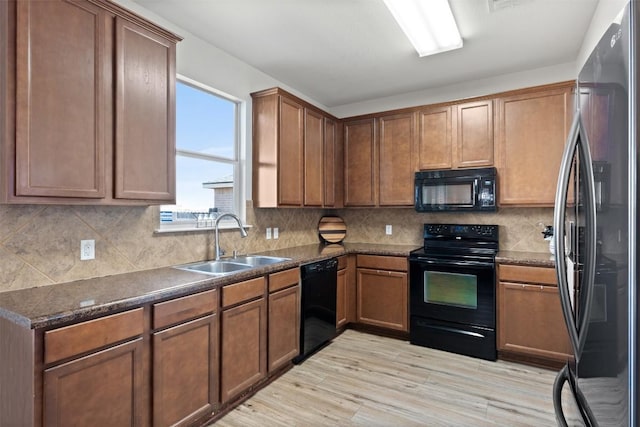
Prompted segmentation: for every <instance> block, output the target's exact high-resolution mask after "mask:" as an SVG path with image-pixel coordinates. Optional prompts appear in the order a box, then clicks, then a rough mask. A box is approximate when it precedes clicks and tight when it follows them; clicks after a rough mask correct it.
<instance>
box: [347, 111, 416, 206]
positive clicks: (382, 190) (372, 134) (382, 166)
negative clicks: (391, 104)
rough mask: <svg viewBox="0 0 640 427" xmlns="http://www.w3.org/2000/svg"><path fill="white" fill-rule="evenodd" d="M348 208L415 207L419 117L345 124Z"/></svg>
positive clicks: (401, 115)
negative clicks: (414, 189)
mask: <svg viewBox="0 0 640 427" xmlns="http://www.w3.org/2000/svg"><path fill="white" fill-rule="evenodd" d="M344 150H345V157H344V159H345V160H344V161H345V170H344V176H345V194H344V205H345V206H413V178H414V176H413V174H414V171H415V168H416V158H417V148H416V138H415V115H414V114H413V113H411V112H409V113H399V114H389V115H383V116H380V117H375V118H365V119H356V120H348V121H345V123H344Z"/></svg>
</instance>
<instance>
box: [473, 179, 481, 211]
mask: <svg viewBox="0 0 640 427" xmlns="http://www.w3.org/2000/svg"><path fill="white" fill-rule="evenodd" d="M479 181H480V178H476V179H474V180H473V199H474V200H473V205H474V206H478V205H479V204H480V195H479V194H478V187H480V185H479V183H478V182H479Z"/></svg>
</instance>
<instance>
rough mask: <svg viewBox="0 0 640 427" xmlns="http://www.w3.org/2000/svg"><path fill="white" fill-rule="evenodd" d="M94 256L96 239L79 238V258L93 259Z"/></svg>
mask: <svg viewBox="0 0 640 427" xmlns="http://www.w3.org/2000/svg"><path fill="white" fill-rule="evenodd" d="M95 257H96V241H95V240H80V260H81V261H86V260H90V259H95Z"/></svg>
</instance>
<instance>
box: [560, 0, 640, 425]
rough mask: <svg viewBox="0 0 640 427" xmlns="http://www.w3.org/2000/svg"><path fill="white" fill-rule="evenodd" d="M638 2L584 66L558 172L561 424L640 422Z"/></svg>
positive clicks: (612, 27)
mask: <svg viewBox="0 0 640 427" xmlns="http://www.w3.org/2000/svg"><path fill="white" fill-rule="evenodd" d="M638 6H639V5H637V4H636V2H635V1H632V2H630V3H629V4H628V5H627V6H626V7H625V8H624V9H623V10H622V11H621V12H620V14H619V15H618V16H617V18H616V19H615V21H614V22H613V23H611V25H610V26H609V28H608V29H607V31H606V32H605V34H604V35H603V36H602V38H601V40H600V42H599V43H598V45H597V46H596V47H595V49H594V50H593V52H592V53H591V55H590V57H589V59H588V60H587V62H586V63H585V65H584V67H583V68H582V70H581V71H580V73H579V76H578V80H577V88H576V99H575V100H576V103H575V104H576V109H575V116H574V119H573V123H572V126H571V131H570V133H569V137H568V140H567V144H566V146H565V152H564V156H563V159H562V164H561V168H560V174H559V177H558V186H557V193H556V200H555V209H554V240H555V245H556V250H555V263H556V273H557V276H558V288H559V294H560V302H561V305H562V310H563V314H564V319H565V323H566V326H567V330H568V332H569V337H570V340H571V344H572V347H573V353H574V357H573V358H572V359H570V360H568V361H567V364H566V366H565V367H564V368H563V369H561V370H560V372H559V373H558V376H557V378H556V381H555V384H554V389H553V402H554V407H555V411H556V419H557V421H558V425H567V420H566V419H565V416H566V414H568V413H570V412H573V413H578V414H579V415H578V416H577V418H578V421H579V422H581V423H584V425H586V426H616V427H620V426H636V425H638V415H637V413H636V410H637V409H636V408H637V399H638V397H637V396H638V391H637V382H638V381H637V380H638V377H637V360H636V358H637V343H636V335H637V331H636V328H637V319H636V316H637V315H636V307H637V298H638V296H637V271H636V268H637V256H638V251H637V246H636V230H637V229H638V227H637V221H638V219H637V212H636V209H637V199H638V192H637V189H638V181H637V171H636V168H637V164H638V158H637V129H636V126H637V116H638V113H637V105H636V99H637V90H638V89H637V84H638V79H637V71H636V66H637V65H636V60H637V49H638V47H637V43H638V35H639V32H638V25H639V23H640V21H638V16H639V15H638V10H637V9H638ZM567 388H568V389H569V390H570V391H571V392H570V393H568V394H569V396H570V397H569V398H567V397H566V396H567V392H566V389H567ZM563 389H565V393H564V398H563V396H562V395H563V392H562V390H563ZM569 406H571V408H568V407H569ZM573 421H576V419H575V418H574V419H573ZM571 424H574V423H573V422H571Z"/></svg>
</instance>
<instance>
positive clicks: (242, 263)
mask: <svg viewBox="0 0 640 427" xmlns="http://www.w3.org/2000/svg"><path fill="white" fill-rule="evenodd" d="M290 259H291V258H279V257H270V256H260V255H246V256H239V257H236V258H228V259H224V260H219V261H203V262H196V263H193V264H185V265H178V266H176V267H174V268H178V269H180V270H187V271H196V272H198V273H205V274H210V275H212V276H224V275H227V274H232V273H236V272H238V271H243V270H248V269H250V268H255V267H261V266H265V265H269V264H275V263H277V262H282V261H289V260H290Z"/></svg>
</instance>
